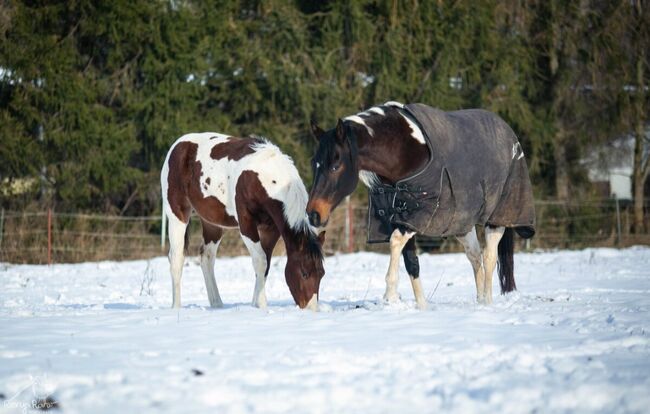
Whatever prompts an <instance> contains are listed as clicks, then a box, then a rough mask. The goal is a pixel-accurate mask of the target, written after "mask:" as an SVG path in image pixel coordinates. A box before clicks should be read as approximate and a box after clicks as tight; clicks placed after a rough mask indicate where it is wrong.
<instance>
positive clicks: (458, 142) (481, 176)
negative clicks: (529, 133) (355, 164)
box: [368, 104, 535, 243]
mask: <svg viewBox="0 0 650 414" xmlns="http://www.w3.org/2000/svg"><path fill="white" fill-rule="evenodd" d="M401 110H402V111H404V114H405V115H406V116H408V117H410V118H411V120H413V121H414V122H415V123H416V124H417V125H418V126H419V127H420V129H421V130H422V132H423V135H424V137H425V141H426V145H427V148H428V150H429V154H430V157H429V161H428V163H427V164H426V166H424V167H423V168H422V169H421V170H420V171H418V172H416V173H415V174H413V175H411V176H410V177H406V178H404V179H402V180H400V181H398V182H397V183H395V184H394V185H393V184H385V183H380V184H377V185H375V186H374V187H373V188H372V189H371V190H370V191H369V194H368V198H369V203H368V242H369V243H381V242H387V241H389V239H390V235H391V233H392V231H393V230H394V229H395V228H396V227H398V226H400V227H405V228H407V229H408V230H411V231H415V232H417V233H419V234H423V235H427V236H432V237H433V236H443V237H444V236H457V235H464V234H467V233H468V232H469V231H471V229H472V227H473V226H474V225H475V224H484V225H492V226H506V227H515V228H516V227H523V228H525V230H526V231H528V232H532V233H534V231H535V230H534V228H535V208H534V205H533V193H532V187H531V184H530V178H529V176H528V167H527V165H526V160H525V158H524V154H523V151H522V149H521V146H520V144H519V141H518V140H517V137H516V135H515V133H514V132H513V131H512V129H511V128H510V127H509V126H508V124H506V122H505V121H503V120H502V119H501V118H500V117H498V116H497V115H496V114H494V113H491V112H488V111H484V110H479V109H469V110H462V111H453V112H444V111H441V110H439V109H436V108H432V107H430V106H427V105H423V104H409V105H405V106H404V107H403V108H402V109H401Z"/></svg>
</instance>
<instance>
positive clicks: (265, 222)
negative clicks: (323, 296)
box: [160, 132, 325, 310]
mask: <svg viewBox="0 0 650 414" xmlns="http://www.w3.org/2000/svg"><path fill="white" fill-rule="evenodd" d="M160 183H161V188H162V198H163V204H164V209H165V213H166V214H167V216H168V217H169V245H170V247H169V262H170V268H171V275H172V292H173V305H172V306H173V307H174V308H178V307H180V305H181V274H182V272H183V261H184V250H185V249H186V248H187V244H188V240H187V235H188V233H187V226H188V223H189V221H190V215H191V213H192V211H195V212H196V214H197V215H198V216H199V219H200V220H201V226H202V229H203V245H202V246H201V250H200V252H201V270H202V271H203V277H204V278H205V286H206V290H207V293H208V299H209V301H210V306H212V307H221V306H223V302H222V301H221V296H220V295H219V289H218V288H217V283H216V281H215V278H214V261H215V256H216V254H217V249H218V247H219V243H220V242H221V237H222V235H223V231H224V229H229V228H232V229H239V232H240V235H241V238H242V240H243V241H244V244H245V245H246V248H247V249H248V251H249V253H250V255H251V258H252V259H253V268H254V271H255V291H254V293H253V306H257V307H260V308H265V307H266V305H267V302H266V293H265V290H264V286H265V282H266V276H267V275H268V272H269V264H270V261H271V254H272V253H273V248H274V247H275V245H276V243H277V242H278V239H279V238H280V237H282V238H283V240H284V244H285V247H286V251H287V265H286V267H285V271H284V274H285V279H286V282H287V285H288V286H289V290H290V292H291V295H292V296H293V298H294V300H295V302H296V304H297V305H298V306H300V307H301V308H309V309H312V310H316V309H317V307H318V288H319V286H320V281H321V278H322V277H323V275H324V273H325V272H324V270H323V254H322V251H321V244H322V237H321V236H317V235H316V233H315V232H314V228H313V227H312V226H310V225H309V222H308V220H307V216H306V214H305V207H306V205H307V191H306V190H305V186H304V184H303V183H302V180H301V179H300V176H299V175H298V171H297V170H296V167H295V166H294V164H293V161H292V160H291V158H289V157H288V156H286V155H285V154H283V153H282V152H280V150H279V149H278V147H276V146H275V145H273V144H271V143H270V142H268V141H267V140H265V139H261V138H253V137H250V138H235V137H230V136H227V135H222V134H217V133H213V132H207V133H196V134H187V135H184V136H182V137H181V138H179V139H178V140H177V141H176V142H175V143H174V144H173V145H172V147H171V149H170V150H169V153H168V154H167V158H166V160H165V164H164V165H163V168H162V172H161V175H160Z"/></svg>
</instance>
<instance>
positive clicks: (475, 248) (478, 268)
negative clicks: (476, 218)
mask: <svg viewBox="0 0 650 414" xmlns="http://www.w3.org/2000/svg"><path fill="white" fill-rule="evenodd" d="M458 241H459V242H460V243H461V244H462V245H463V247H464V248H465V254H466V255H467V258H468V259H469V262H470V263H471V264H472V269H473V270H474V281H475V282H476V300H477V301H478V303H485V293H484V286H485V272H484V270H483V257H482V255H481V245H480V244H479V242H478V237H477V236H476V227H473V228H472V231H470V232H469V233H467V234H466V235H464V236H463V237H458Z"/></svg>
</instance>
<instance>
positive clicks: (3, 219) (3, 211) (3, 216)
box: [0, 208, 5, 248]
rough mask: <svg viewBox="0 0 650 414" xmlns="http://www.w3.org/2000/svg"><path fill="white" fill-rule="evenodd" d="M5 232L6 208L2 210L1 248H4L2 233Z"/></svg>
mask: <svg viewBox="0 0 650 414" xmlns="http://www.w3.org/2000/svg"><path fill="white" fill-rule="evenodd" d="M4 232H5V209H4V208H3V209H2V211H0V248H2V235H3V234H4Z"/></svg>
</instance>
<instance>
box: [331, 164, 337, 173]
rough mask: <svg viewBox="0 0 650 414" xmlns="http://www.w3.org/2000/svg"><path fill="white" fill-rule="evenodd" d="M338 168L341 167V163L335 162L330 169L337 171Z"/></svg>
mask: <svg viewBox="0 0 650 414" xmlns="http://www.w3.org/2000/svg"><path fill="white" fill-rule="evenodd" d="M338 169H339V164H335V165H332V166H331V167H330V171H336V170H338Z"/></svg>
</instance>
